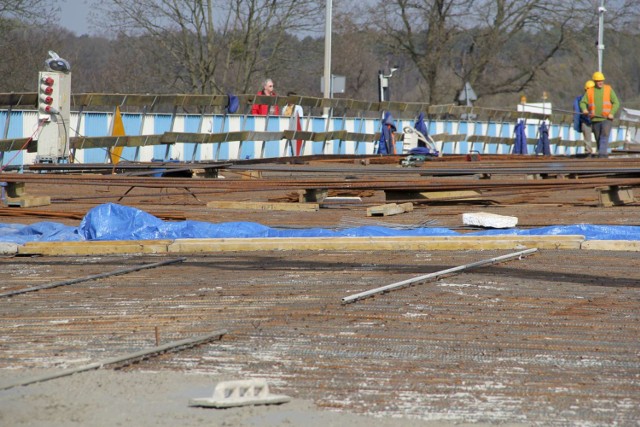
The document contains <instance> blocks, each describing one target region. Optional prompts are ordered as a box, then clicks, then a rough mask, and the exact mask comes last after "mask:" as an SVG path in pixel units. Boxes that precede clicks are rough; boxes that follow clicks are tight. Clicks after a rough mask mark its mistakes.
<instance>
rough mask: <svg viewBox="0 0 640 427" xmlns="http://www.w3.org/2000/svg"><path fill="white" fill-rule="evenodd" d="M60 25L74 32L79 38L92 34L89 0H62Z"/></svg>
mask: <svg viewBox="0 0 640 427" xmlns="http://www.w3.org/2000/svg"><path fill="white" fill-rule="evenodd" d="M59 4H60V9H61V13H60V25H61V26H63V27H65V28H67V29H68V30H70V31H73V32H74V33H75V34H76V35H77V36H81V35H83V34H90V33H91V32H90V30H89V22H88V19H89V10H90V9H91V7H90V5H89V2H88V0H61V1H60V3H59Z"/></svg>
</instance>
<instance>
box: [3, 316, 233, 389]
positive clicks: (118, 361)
mask: <svg viewBox="0 0 640 427" xmlns="http://www.w3.org/2000/svg"><path fill="white" fill-rule="evenodd" d="M226 333H227V331H226V330H224V329H223V330H220V331H216V332H213V333H210V334H207V335H203V336H199V337H195V338H188V339H184V340H181V341H174V342H171V343H168V344H164V345H161V346H156V347H153V348H150V349H148V350H141V351H137V352H135V353H130V354H127V355H124V356H118V357H113V358H111V359H105V360H103V361H100V362H95V363H90V364H88V365H84V366H80V367H78V368H72V369H65V370H63V371H61V372H55V373H52V374H45V375H41V376H37V377H33V378H29V379H26V380H21V381H17V382H15V383H12V384H7V385H0V390H8V389H10V388H13V387H18V386H26V385H29V384H35V383H40V382H43V381H48V380H53V379H56V378H61V377H67V376H69V375H73V374H76V373H78V372H85V371H91V370H96V369H100V368H102V367H104V366H108V365H123V364H124V365H127V364H131V363H133V362H135V361H139V360H144V359H148V358H150V357H153V356H155V355H158V354H163V353H167V352H169V351H178V350H182V349H186V348H191V347H195V346H198V345H201V344H205V343H208V342H209V341H213V340H215V339H220V338H222V336H223V335H225V334H226Z"/></svg>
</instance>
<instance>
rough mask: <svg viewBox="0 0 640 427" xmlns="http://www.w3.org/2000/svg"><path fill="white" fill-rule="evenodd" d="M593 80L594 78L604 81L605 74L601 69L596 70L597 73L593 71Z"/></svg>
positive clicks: (596, 80) (595, 80)
mask: <svg viewBox="0 0 640 427" xmlns="http://www.w3.org/2000/svg"><path fill="white" fill-rule="evenodd" d="M591 80H593V81H594V82H598V81H602V80H604V74H602V73H601V72H600V71H596V72H595V73H593V76H591Z"/></svg>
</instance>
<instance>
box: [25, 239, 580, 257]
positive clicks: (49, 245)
mask: <svg viewBox="0 0 640 427" xmlns="http://www.w3.org/2000/svg"><path fill="white" fill-rule="evenodd" d="M583 244H584V236H575V235H574V236H481V237H478V236H445V237H337V238H336V237H313V238H307V237H300V238H273V237H271V238H255V239H240V238H238V239H235V238H234V239H176V240H175V241H173V240H137V241H134V240H130V241H82V242H29V243H25V244H24V245H22V246H19V247H18V255H49V256H85V255H117V254H165V253H172V254H176V253H184V254H197V253H209V252H225V251H272V250H281V251H285V250H296V251H298V250H308V251H316V250H336V251H394V250H412V251H428V250H431V251H449V250H454V251H459V250H502V249H504V250H521V249H526V248H538V249H549V250H560V249H571V250H576V249H580V248H581V245H583ZM592 244H593V243H592Z"/></svg>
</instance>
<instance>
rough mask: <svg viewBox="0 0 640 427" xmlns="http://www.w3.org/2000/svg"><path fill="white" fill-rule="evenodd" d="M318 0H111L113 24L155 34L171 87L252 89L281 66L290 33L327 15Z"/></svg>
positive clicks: (220, 90) (129, 31) (129, 30)
mask: <svg viewBox="0 0 640 427" xmlns="http://www.w3.org/2000/svg"><path fill="white" fill-rule="evenodd" d="M320 3H322V2H319V1H318V0H278V1H274V0H107V1H101V2H100V4H101V6H100V7H102V8H104V9H106V10H107V12H108V13H109V15H107V16H109V19H110V26H111V27H115V28H116V29H117V30H118V31H122V32H124V33H126V34H134V35H135V34H137V35H146V36H149V37H152V38H153V39H154V40H155V41H156V43H157V44H158V46H159V47H160V48H161V49H158V50H157V52H160V54H161V55H162V56H161V57H159V58H158V61H162V63H163V64H164V65H165V66H166V67H167V71H170V72H168V75H170V76H171V79H172V80H171V81H168V82H167V85H168V86H169V87H170V88H174V89H183V90H185V91H188V92H192V93H224V92H225V91H229V90H235V91H239V92H246V91H248V90H249V88H250V87H251V86H253V85H254V84H255V83H257V81H259V80H260V79H261V78H262V77H263V76H265V75H269V74H270V73H271V72H273V71H274V70H275V69H277V67H278V66H279V63H280V60H281V59H282V55H285V54H286V51H284V52H283V51H281V48H282V47H283V46H284V41H285V36H286V34H287V33H289V34H296V33H297V32H300V31H304V30H305V29H307V28H309V27H311V26H312V25H313V24H314V21H313V19H314V18H315V17H319V16H322V14H321V13H320V11H319V8H320V5H319V4H320Z"/></svg>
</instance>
